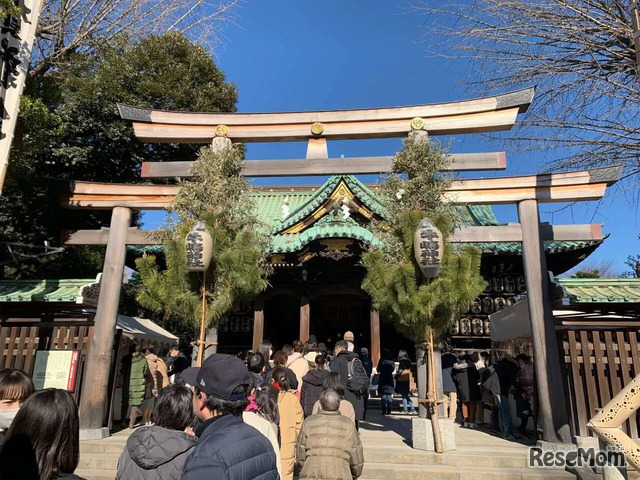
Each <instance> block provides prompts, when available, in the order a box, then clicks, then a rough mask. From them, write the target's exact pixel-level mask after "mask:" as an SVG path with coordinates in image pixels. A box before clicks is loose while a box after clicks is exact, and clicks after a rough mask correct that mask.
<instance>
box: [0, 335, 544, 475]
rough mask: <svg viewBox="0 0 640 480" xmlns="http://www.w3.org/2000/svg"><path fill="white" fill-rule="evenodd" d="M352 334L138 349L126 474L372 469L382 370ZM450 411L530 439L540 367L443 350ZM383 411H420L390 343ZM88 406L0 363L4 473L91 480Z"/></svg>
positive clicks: (123, 465)
mask: <svg viewBox="0 0 640 480" xmlns="http://www.w3.org/2000/svg"><path fill="white" fill-rule="evenodd" d="M352 339H353V336H352V334H351V332H347V333H346V334H345V338H344V339H343V340H339V341H338V342H336V344H335V347H334V349H333V351H331V352H330V351H328V350H327V349H326V347H325V346H324V345H321V344H317V343H316V342H315V339H313V337H312V338H311V339H310V340H309V341H308V342H306V343H302V342H300V341H294V342H292V343H291V344H290V345H285V346H284V347H283V348H282V349H281V350H278V351H276V352H273V347H272V345H271V344H270V342H263V343H262V345H260V348H258V349H257V351H255V352H247V353H246V354H242V355H237V356H236V355H225V354H214V355H211V356H209V357H208V358H207V359H206V360H205V361H204V362H203V364H202V366H201V367H189V366H188V365H189V362H188V360H187V358H186V356H184V355H183V354H182V353H180V352H179V350H178V349H177V348H173V349H172V350H171V351H170V352H169V353H168V354H167V357H166V358H163V357H162V356H158V355H156V353H155V352H154V350H153V349H151V348H149V349H146V350H145V351H144V353H143V351H142V349H141V348H140V347H139V346H136V345H133V346H132V348H131V350H130V358H128V359H127V358H125V362H123V371H124V373H126V374H127V380H128V381H127V395H126V397H127V399H128V403H129V406H130V408H131V412H132V413H131V415H130V421H129V424H128V426H129V427H131V428H133V427H134V426H135V420H136V419H137V416H138V414H139V413H141V415H142V423H143V425H141V426H140V428H137V429H135V430H134V431H133V432H132V433H131V435H130V437H129V438H128V440H127V443H126V447H125V449H124V451H123V452H122V454H121V456H120V459H119V461H118V467H117V468H118V470H117V477H116V480H152V479H176V480H177V479H183V480H201V479H210V478H220V479H248V478H261V479H277V478H282V479H285V480H292V479H293V476H294V471H296V470H297V474H298V476H299V478H300V479H311V478H313V479H319V478H320V479H322V478H323V479H347V480H349V479H355V478H358V477H359V476H360V475H361V473H362V469H363V466H364V457H363V451H362V443H361V441H360V436H359V434H358V428H359V424H358V422H359V421H360V420H362V419H364V418H365V416H366V411H367V399H368V394H369V387H370V379H371V377H372V371H373V365H372V364H371V360H370V359H369V356H368V351H367V349H361V351H360V355H358V354H356V353H355V352H354V345H353V340H352ZM442 372H443V386H444V392H445V395H446V397H447V399H448V401H447V407H448V415H449V416H450V417H451V418H454V419H455V418H456V416H457V413H458V403H459V404H460V410H461V415H462V421H461V423H462V426H463V427H468V428H475V426H476V424H478V423H480V422H481V421H482V413H483V411H484V409H485V408H488V409H491V417H490V418H491V424H492V426H493V428H494V429H496V430H498V429H500V432H501V434H502V436H503V437H505V438H510V439H512V438H516V436H517V435H519V434H522V433H523V432H524V429H525V428H526V425H527V422H528V420H529V418H530V417H531V415H532V409H531V404H530V398H531V397H532V393H533V392H532V390H533V364H532V362H531V358H529V357H528V356H527V355H524V354H522V355H519V356H518V357H516V358H515V359H514V358H511V357H510V356H505V357H503V358H502V359H501V360H500V361H498V362H495V363H493V364H490V361H489V355H488V354H485V353H477V352H474V353H470V354H467V353H465V354H459V355H455V354H454V353H453V351H452V350H451V348H447V349H446V351H445V352H444V353H443V355H442ZM377 374H378V381H377V386H378V392H379V394H380V396H381V400H382V402H381V404H382V414H383V415H387V414H389V413H391V409H392V403H393V395H394V394H398V395H400V396H401V397H402V402H401V405H402V411H403V412H406V413H411V412H415V408H414V405H413V402H412V400H411V397H410V389H411V361H410V359H409V356H408V355H407V352H406V351H402V350H401V351H400V353H399V355H398V362H397V367H396V362H395V361H394V360H393V358H392V356H391V353H390V352H389V351H388V350H384V351H383V352H382V356H381V359H380V361H379V363H378V365H377ZM509 395H514V397H515V399H516V408H517V415H518V417H519V418H520V419H521V426H520V431H519V433H514V431H513V425H512V422H511V411H510V406H509ZM78 461H79V421H78V410H77V406H76V403H75V401H74V399H73V397H72V395H71V394H70V393H68V392H66V391H64V390H58V389H52V388H49V389H44V390H40V391H37V392H34V388H33V383H32V382H31V379H30V378H29V377H28V376H27V375H26V374H24V373H23V372H21V371H19V370H14V369H3V370H0V479H6V480H11V479H21V480H22V479H25V480H31V479H33V480H54V479H58V478H64V479H70V480H71V479H73V480H82V479H80V477H78V476H77V475H74V471H75V469H76V468H77V466H78Z"/></svg>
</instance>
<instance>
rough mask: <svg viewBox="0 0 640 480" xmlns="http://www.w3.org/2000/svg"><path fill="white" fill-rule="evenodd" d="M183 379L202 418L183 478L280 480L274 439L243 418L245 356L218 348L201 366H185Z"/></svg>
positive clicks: (246, 383) (246, 378)
mask: <svg viewBox="0 0 640 480" xmlns="http://www.w3.org/2000/svg"><path fill="white" fill-rule="evenodd" d="M182 379H183V380H184V381H185V382H186V383H187V384H189V385H193V386H194V387H195V394H194V398H193V408H194V410H195V412H196V416H197V417H198V419H199V420H200V421H201V422H202V423H200V424H199V425H198V426H197V427H196V428H195V430H194V431H195V434H196V436H197V437H198V444H197V445H196V448H194V449H193V451H192V452H191V455H189V458H187V461H186V463H185V465H184V470H183V471H182V477H181V480H213V479H215V480H248V479H253V478H259V479H260V480H277V479H278V478H279V475H278V470H277V468H276V454H275V452H274V450H273V447H272V446H271V442H270V441H269V440H268V439H267V437H265V436H264V435H262V434H261V433H260V432H259V431H258V430H256V429H255V428H253V427H251V426H250V425H247V424H246V423H245V422H243V421H242V412H243V411H244V410H245V408H246V407H247V405H248V404H249V401H248V400H247V396H248V394H249V383H250V379H249V371H248V370H247V367H246V366H245V364H244V363H243V362H242V360H240V359H239V358H237V357H235V356H232V355H223V354H220V353H214V354H213V355H211V356H209V357H208V358H207V359H206V360H205V361H204V362H203V363H202V367H192V368H187V369H186V370H185V371H183V372H182ZM294 398H295V397H294ZM299 406H300V404H299V403H298V407H299ZM301 415H302V409H301Z"/></svg>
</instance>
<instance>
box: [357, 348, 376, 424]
mask: <svg viewBox="0 0 640 480" xmlns="http://www.w3.org/2000/svg"><path fill="white" fill-rule="evenodd" d="M360 361H361V362H362V366H363V367H364V371H365V372H366V373H367V376H368V377H369V382H371V374H372V373H373V362H372V361H371V358H370V357H369V349H368V348H365V347H362V348H361V349H360ZM368 403H369V389H367V391H366V393H365V394H364V411H363V412H362V420H365V419H366V416H367V406H368Z"/></svg>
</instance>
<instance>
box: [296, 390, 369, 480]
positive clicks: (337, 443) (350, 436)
mask: <svg viewBox="0 0 640 480" xmlns="http://www.w3.org/2000/svg"><path fill="white" fill-rule="evenodd" d="M320 404H321V406H322V410H320V411H319V412H318V413H317V414H316V415H311V416H310V417H307V418H306V419H305V421H304V424H303V425H302V430H301V431H300V435H299V437H298V445H297V447H296V463H297V464H298V467H299V468H300V477H299V478H300V480H306V479H314V480H352V479H355V478H358V477H359V476H360V475H362V469H363V467H364V454H363V452H362V442H361V441H360V436H359V435H358V432H357V431H356V428H355V424H354V422H352V421H351V420H349V419H348V418H346V417H344V416H342V415H341V414H340V412H339V411H338V406H339V405H340V396H339V395H338V393H337V392H336V391H335V390H332V389H327V390H324V391H323V392H322V394H321V395H320Z"/></svg>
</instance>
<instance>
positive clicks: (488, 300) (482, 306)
mask: <svg viewBox="0 0 640 480" xmlns="http://www.w3.org/2000/svg"><path fill="white" fill-rule="evenodd" d="M515 303H516V298H515V297H495V298H493V297H478V298H476V299H474V300H473V302H471V305H469V313H472V314H474V315H477V314H479V313H484V314H486V315H489V314H490V313H495V312H499V311H500V310H504V309H505V308H507V307H510V306H511V305H513V304H515Z"/></svg>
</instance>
